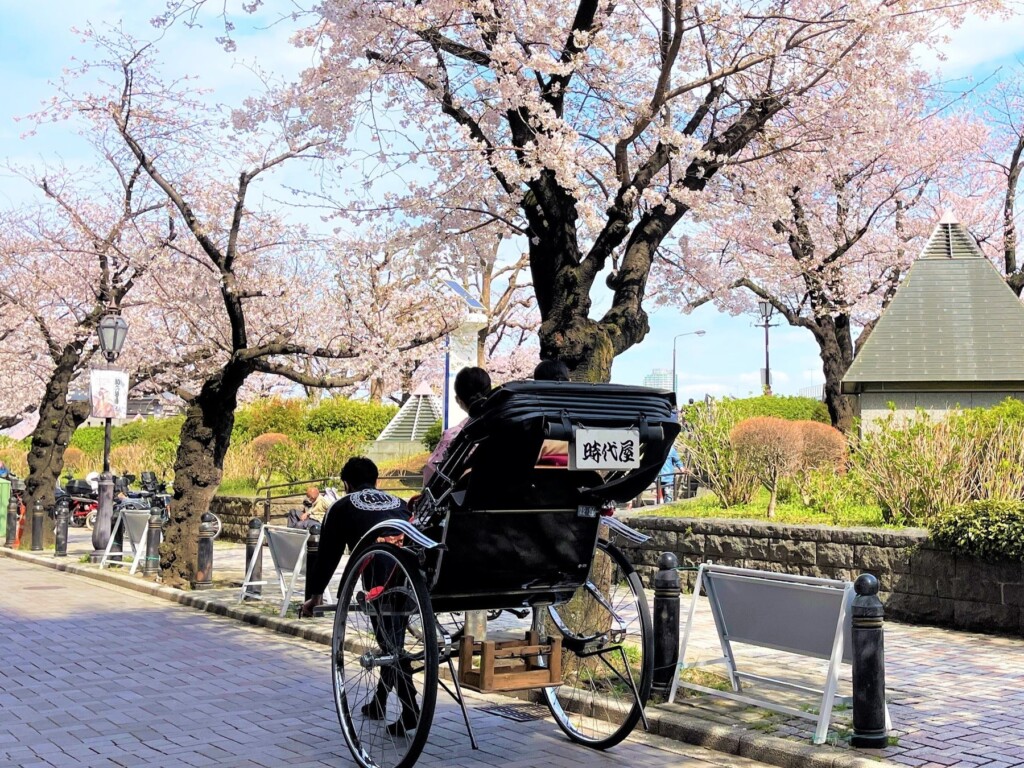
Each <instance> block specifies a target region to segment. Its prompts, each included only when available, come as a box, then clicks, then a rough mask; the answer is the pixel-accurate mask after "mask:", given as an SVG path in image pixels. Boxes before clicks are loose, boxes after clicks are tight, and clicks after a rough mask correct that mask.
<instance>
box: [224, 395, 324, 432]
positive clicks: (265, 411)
mask: <svg viewBox="0 0 1024 768" xmlns="http://www.w3.org/2000/svg"><path fill="white" fill-rule="evenodd" d="M305 411H306V401H305V400H300V399H298V398H291V399H287V400H286V399H283V398H280V397H271V398H268V399H266V400H256V401H255V402H252V403H249V404H248V405H244V406H242V407H241V408H239V409H237V410H236V411H235V426H234V428H233V430H232V437H234V436H235V435H237V436H238V437H240V438H242V439H243V440H251V439H253V438H254V437H256V436H257V435H265V434H267V433H268V432H280V433H282V434H285V435H295V434H297V433H299V432H302V431H303V420H304V418H305ZM239 417H241V418H239Z"/></svg>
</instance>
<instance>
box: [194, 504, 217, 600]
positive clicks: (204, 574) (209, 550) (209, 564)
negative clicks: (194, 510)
mask: <svg viewBox="0 0 1024 768" xmlns="http://www.w3.org/2000/svg"><path fill="white" fill-rule="evenodd" d="M214 520H215V518H214V516H213V515H211V514H210V513H209V512H204V513H203V521H202V522H201V523H200V524H199V552H198V558H197V563H196V580H195V581H194V582H193V583H192V589H210V588H211V587H212V586H213V536H214V534H215V533H216V532H217V525H216V523H214Z"/></svg>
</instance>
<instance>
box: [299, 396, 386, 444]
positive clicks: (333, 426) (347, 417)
mask: <svg viewBox="0 0 1024 768" xmlns="http://www.w3.org/2000/svg"><path fill="white" fill-rule="evenodd" d="M396 413H398V407H397V406H394V405H381V404H380V403H370V402H366V401H364V400H347V399H345V398H343V397H330V398H325V399H324V400H321V401H320V402H319V403H318V404H317V405H316V406H314V407H313V408H310V409H309V410H307V411H306V414H305V425H304V426H305V428H306V430H307V431H309V432H312V433H313V434H314V435H322V434H325V433H327V432H339V433H341V434H343V435H345V436H346V437H352V438H358V439H362V440H375V439H376V438H377V435H379V434H380V433H381V432H382V431H383V429H384V427H386V426H387V425H388V422H390V421H391V419H393V418H394V416H395V414H396Z"/></svg>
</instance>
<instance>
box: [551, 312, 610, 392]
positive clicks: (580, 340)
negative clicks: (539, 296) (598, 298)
mask: <svg viewBox="0 0 1024 768" xmlns="http://www.w3.org/2000/svg"><path fill="white" fill-rule="evenodd" d="M540 356H541V358H542V359H544V360H561V361H563V362H564V363H565V364H566V365H567V366H568V368H569V371H570V373H571V376H572V379H573V380H574V381H589V382H595V383H601V382H607V381H609V380H611V376H612V361H613V360H614V359H615V347H614V345H613V344H612V339H611V336H610V335H609V333H608V331H607V329H606V328H605V327H604V326H603V325H601V324H600V323H597V322H595V321H593V320H582V321H579V320H577V321H573V322H571V323H570V324H569V325H568V326H567V327H558V326H556V325H555V324H554V323H553V322H551V323H549V322H545V323H543V324H542V325H541V331H540Z"/></svg>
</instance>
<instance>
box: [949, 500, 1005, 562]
mask: <svg viewBox="0 0 1024 768" xmlns="http://www.w3.org/2000/svg"><path fill="white" fill-rule="evenodd" d="M930 527H931V534H932V539H933V540H934V541H935V543H936V544H938V545H939V546H941V547H946V548H948V549H949V550H950V551H952V552H956V553H958V554H964V555H973V556H974V557H977V558H979V559H982V560H1022V561H1024V503H1022V502H1020V501H994V500H984V501H971V502H968V503H967V504H964V505H962V506H959V507H953V508H952V509H950V510H949V511H947V512H945V513H944V514H942V515H940V516H939V517H938V518H936V519H935V521H934V522H933V523H932V524H931V526H930Z"/></svg>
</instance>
